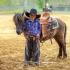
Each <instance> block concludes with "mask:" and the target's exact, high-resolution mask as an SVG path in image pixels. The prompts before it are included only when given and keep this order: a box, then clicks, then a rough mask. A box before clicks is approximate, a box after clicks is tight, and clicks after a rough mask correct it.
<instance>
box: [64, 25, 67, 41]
mask: <svg viewBox="0 0 70 70" xmlns="http://www.w3.org/2000/svg"><path fill="white" fill-rule="evenodd" d="M66 34H67V26H66V24H65V33H64V39H65V42H66Z"/></svg>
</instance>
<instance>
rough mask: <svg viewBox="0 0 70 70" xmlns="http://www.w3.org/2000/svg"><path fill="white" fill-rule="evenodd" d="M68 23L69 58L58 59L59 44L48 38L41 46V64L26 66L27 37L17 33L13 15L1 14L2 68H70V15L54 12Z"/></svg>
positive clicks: (24, 69) (56, 69)
mask: <svg viewBox="0 0 70 70" xmlns="http://www.w3.org/2000/svg"><path fill="white" fill-rule="evenodd" d="M53 15H55V16H57V17H59V18H61V19H62V20H63V21H65V22H66V25H67V54H68V57H67V59H57V55H58V49H59V47H58V45H57V43H56V42H55V40H54V39H53V44H51V42H50V41H49V40H48V41H46V42H45V43H44V44H43V46H41V48H40V51H41V56H40V62H41V63H40V66H34V67H33V66H27V67H25V66H24V48H25V38H24V36H23V35H17V34H16V31H15V25H14V23H13V19H12V18H13V15H0V70H70V31H69V30H70V15H68V14H53Z"/></svg>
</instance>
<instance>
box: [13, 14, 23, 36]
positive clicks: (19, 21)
mask: <svg viewBox="0 0 70 70" xmlns="http://www.w3.org/2000/svg"><path fill="white" fill-rule="evenodd" d="M13 20H14V24H15V26H16V33H17V34H18V35H20V34H21V33H22V32H23V28H24V26H23V23H24V18H23V16H22V14H15V16H14V18H13Z"/></svg>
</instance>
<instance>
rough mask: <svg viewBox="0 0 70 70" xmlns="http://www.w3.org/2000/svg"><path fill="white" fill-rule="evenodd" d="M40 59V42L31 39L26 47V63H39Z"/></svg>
mask: <svg viewBox="0 0 70 70" xmlns="http://www.w3.org/2000/svg"><path fill="white" fill-rule="evenodd" d="M39 57H40V42H39V39H37V38H35V40H33V37H32V38H31V37H29V38H28V40H27V42H26V47H25V61H27V62H29V61H33V62H37V63H38V62H39Z"/></svg>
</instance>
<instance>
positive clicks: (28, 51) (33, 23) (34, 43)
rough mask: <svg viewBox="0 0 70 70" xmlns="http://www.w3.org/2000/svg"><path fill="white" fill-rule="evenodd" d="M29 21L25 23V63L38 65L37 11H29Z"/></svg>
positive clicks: (39, 29) (38, 31) (38, 33)
mask: <svg viewBox="0 0 70 70" xmlns="http://www.w3.org/2000/svg"><path fill="white" fill-rule="evenodd" d="M29 14H30V15H29V20H27V21H26V23H25V26H26V29H27V38H26V47H25V63H26V64H30V61H32V62H33V63H34V64H35V65H38V64H39V57H40V42H39V38H40V33H41V25H40V22H39V19H38V18H36V17H37V10H36V9H31V10H30V13H29Z"/></svg>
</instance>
